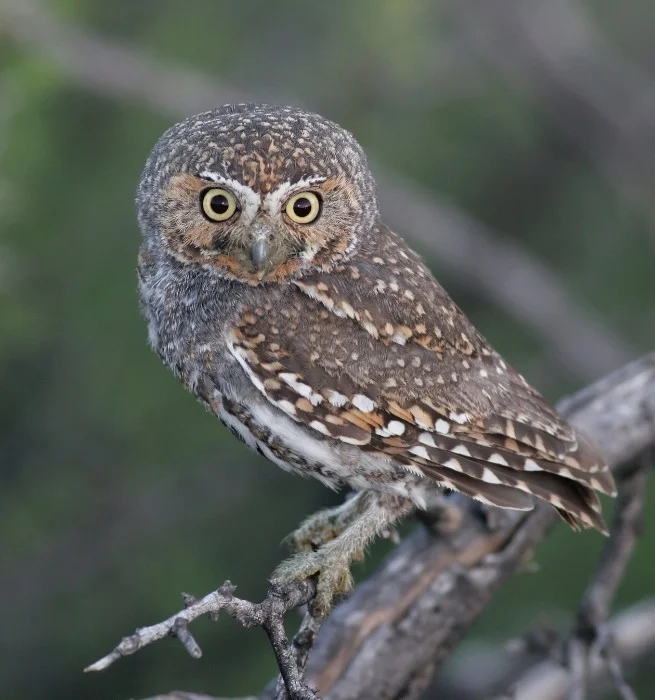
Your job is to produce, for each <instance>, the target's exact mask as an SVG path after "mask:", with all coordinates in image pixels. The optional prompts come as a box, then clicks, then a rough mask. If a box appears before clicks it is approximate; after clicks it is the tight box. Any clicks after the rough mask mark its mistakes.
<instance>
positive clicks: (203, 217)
mask: <svg viewBox="0 0 655 700" xmlns="http://www.w3.org/2000/svg"><path fill="white" fill-rule="evenodd" d="M137 208H138V214H139V223H140V226H141V229H142V231H143V233H144V235H145V236H146V238H147V240H148V242H149V243H150V244H151V245H155V246H156V247H157V248H159V249H160V250H163V251H164V252H165V253H166V254H169V255H171V256H173V257H174V258H175V259H177V260H178V261H180V262H183V263H190V264H198V265H202V266H204V267H206V268H209V269H211V270H213V271H215V272H216V273H217V274H219V275H222V276H224V277H228V278H230V279H236V280H240V281H243V282H248V283H250V284H259V283H260V282H268V281H270V282H283V281H285V280H288V279H291V278H296V277H300V276H302V275H303V273H304V272H306V271H309V270H316V269H319V270H328V269H330V268H331V267H333V266H334V265H335V264H336V263H338V262H340V261H343V260H345V259H347V258H348V257H349V255H350V254H351V253H352V251H353V250H354V249H355V248H356V246H357V243H358V241H359V240H360V239H361V238H362V236H363V235H364V234H365V233H366V232H370V231H372V230H373V229H374V228H375V224H376V221H377V218H378V207H377V202H376V197H375V183H374V181H373V177H372V176H371V173H370V171H369V168H368V165H367V162H366V156H365V155H364V152H363V151H362V149H361V147H360V146H359V144H358V143H357V142H356V141H355V139H354V138H353V137H352V135H351V134H349V133H348V132H347V131H345V130H344V129H342V128H341V127H339V126H338V125H337V124H334V123H333V122H330V121H328V120H326V119H323V118H322V117H320V116H318V115H317V114H312V113H309V112H304V111H302V110H299V109H295V108H292V107H273V106H269V105H258V104H242V105H227V106H224V107H219V108H218V109H216V110H213V111H211V112H206V113H204V114H200V115H198V116H195V117H190V118H189V119H186V120H185V121H183V122H180V123H179V124H176V125H175V126H173V127H172V128H170V129H169V130H168V131H166V132H165V133H164V135H163V136H162V137H161V138H160V139H159V141H158V142H157V144H156V145H155V147H154V149H153V151H152V153H151V155H150V157H149V159H148V161H147V163H146V166H145V169H144V171H143V175H142V178H141V182H140V184H139V189H138V194H137Z"/></svg>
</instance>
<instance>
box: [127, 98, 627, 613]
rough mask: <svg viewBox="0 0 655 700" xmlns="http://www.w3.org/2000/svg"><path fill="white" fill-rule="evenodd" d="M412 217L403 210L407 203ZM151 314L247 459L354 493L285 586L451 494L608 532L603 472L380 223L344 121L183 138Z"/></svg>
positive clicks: (315, 119) (322, 570) (322, 583)
mask: <svg viewBox="0 0 655 700" xmlns="http://www.w3.org/2000/svg"><path fill="white" fill-rule="evenodd" d="M394 206H397V207H402V206H403V203H402V201H398V202H395V203H394ZM137 208H138V218H139V224H140V227H141V229H142V232H143V244H142V247H141V251H140V257H139V283H140V297H141V305H142V309H143V313H144V315H145V317H146V319H147V323H148V328H149V335H150V342H151V344H152V347H153V348H154V350H155V351H156V352H157V354H158V355H159V356H160V357H161V359H162V360H163V362H164V363H165V364H166V365H167V366H168V367H170V368H171V370H172V371H173V372H174V373H175V375H177V377H178V378H179V379H180V380H181V381H182V383H183V384H184V386H185V387H186V388H187V389H188V390H189V391H191V392H193V393H194V394H195V395H196V396H197V397H198V398H199V399H200V401H201V402H202V403H203V404H204V405H205V406H206V407H207V408H208V409H209V410H210V411H211V412H212V413H214V414H215V415H216V416H218V418H220V419H221V420H222V421H223V423H224V424H225V425H226V426H227V427H228V428H229V429H230V430H231V431H232V432H233V433H234V434H235V435H236V436H237V437H239V438H240V439H241V440H243V441H244V442H245V443H246V444H247V445H248V446H249V447H251V448H252V449H254V450H257V451H258V452H259V453H261V454H262V455H264V456H265V457H267V458H268V459H269V460H271V461H272V462H274V463H275V464H277V465H279V466H280V467H282V468H283V469H286V470H288V471H291V472H294V473H297V474H302V475H308V474H311V475H312V476H315V477H316V478H317V479H319V480H320V481H322V482H323V483H324V484H327V485H328V486H331V487H339V486H347V487H350V488H351V489H353V490H354V492H355V495H354V496H353V497H351V498H350V499H349V500H347V501H346V502H345V503H344V504H343V505H341V506H339V507H337V508H334V509H330V510H327V511H321V512H319V513H318V514H316V515H314V516H313V517H311V518H309V519H308V520H307V521H306V522H305V523H304V524H303V525H301V527H300V528H299V529H298V530H297V531H296V532H295V533H294V534H293V535H292V536H291V538H290V539H291V543H292V545H293V546H294V547H295V550H296V554H295V555H294V556H293V557H292V558H291V559H289V560H288V561H286V562H284V563H283V564H282V565H281V566H280V567H279V568H278V570H277V571H276V573H275V574H274V579H275V580H279V581H283V582H284V581H290V580H299V579H303V578H306V577H310V576H314V575H316V576H317V594H316V597H315V600H314V608H315V610H316V612H317V614H324V613H325V612H327V611H328V610H329V608H330V605H331V602H332V600H333V598H334V597H335V596H336V595H338V594H341V593H343V592H345V591H346V590H348V588H349V586H350V585H351V578H350V564H351V562H352V561H353V560H355V559H358V558H360V557H361V556H362V554H363V551H364V548H365V547H366V545H367V543H369V542H370V541H371V539H373V538H374V537H375V536H376V535H379V534H380V533H381V532H383V531H385V530H387V529H388V528H389V527H390V526H392V524H393V523H394V522H395V521H396V520H397V519H399V518H400V517H401V516H403V515H405V514H407V513H409V512H410V511H412V510H413V509H415V508H419V509H420V508H425V504H426V500H427V499H428V497H429V495H430V493H431V492H433V491H434V490H436V489H444V488H445V489H449V490H455V491H460V492H461V493H464V494H466V495H467V496H470V497H472V498H475V499H478V500H479V501H482V502H483V503H486V504H492V505H494V506H499V507H501V508H514V509H519V510H529V509H531V508H532V507H533V505H534V501H533V497H536V498H539V499H542V500H544V501H547V502H548V503H550V504H552V505H553V506H554V507H555V508H556V509H557V511H558V513H559V514H560V515H561V516H562V517H563V518H564V519H565V520H566V521H567V522H568V523H569V524H570V525H572V526H573V527H579V526H591V527H594V528H597V529H598V530H600V531H602V532H606V529H605V525H604V523H603V519H602V515H601V510H600V504H599V500H598V497H597V495H596V493H595V492H596V491H600V492H603V493H606V494H610V495H613V494H614V493H615V487H614V483H613V480H612V476H611V474H610V472H609V470H608V467H607V465H606V463H605V462H604V460H603V458H602V457H601V455H600V454H598V452H597V451H596V450H595V449H594V448H593V447H592V446H591V444H590V443H589V442H588V441H587V440H586V439H584V438H583V437H582V436H580V435H579V434H576V432H575V431H574V430H573V429H572V428H571V427H570V426H569V425H567V423H566V422H564V420H563V419H562V418H561V417H560V416H559V415H558V414H557V413H556V412H555V410H554V409H553V408H551V407H550V406H549V405H548V404H547V403H546V402H545V401H544V399H543V398H542V397H541V396H540V395H539V394H538V393H537V391H535V390H534V389H533V388H532V387H531V386H530V385H529V384H528V383H527V382H526V381H525V380H524V379H523V377H521V375H520V374H518V373H517V372H516V371H514V370H513V369H512V368H511V367H509V366H508V365H507V363H506V362H504V361H503V359H502V358H501V357H500V356H499V355H498V353H496V351H495V350H494V349H493V348H492V347H491V346H490V345H489V344H488V343H487V342H486V340H485V339H484V338H483V337H482V336H481V335H480V334H479V333H478V332H477V331H476V329H475V328H474V327H473V325H472V324H471V322H470V321H469V320H468V319H467V318H466V316H465V315H464V314H463V313H462V311H461V310H460V309H459V308H458V307H457V306H456V305H455V303H454V302H453V301H452V300H451V299H450V297H449V296H448V294H447V293H446V292H445V291H444V289H443V288H442V287H441V286H440V285H439V284H438V282H437V281H436V280H435V279H434V277H433V276H432V274H431V273H430V271H429V270H428V268H427V267H426V266H425V265H424V264H423V262H422V261H421V260H420V258H419V257H418V256H417V255H416V254H415V253H414V252H413V251H412V250H410V249H409V248H408V246H407V245H406V244H405V242H404V241H403V240H402V239H401V238H400V237H399V236H398V235H396V234H395V233H393V232H392V231H390V230H389V229H388V228H387V227H386V226H385V224H384V223H383V222H382V220H381V218H380V214H379V211H378V203H377V200H376V193H375V183H374V180H373V177H372V175H371V172H370V170H369V168H368V166H367V161H366V156H365V155H364V153H363V151H362V149H361V147H360V146H359V144H358V143H357V142H356V141H355V139H354V138H353V136H352V135H351V134H349V133H348V132H347V131H345V130H344V129H342V128H340V127H339V126H338V125H337V124H334V123H333V122H330V121H328V120H327V119H323V118H322V117H320V116H318V115H316V114H311V113H309V112H305V111H302V110H300V109H296V108H292V107H273V106H268V105H261V104H240V105H228V106H224V107H220V108H218V109H215V110H213V111H211V112H206V113H204V114H200V115H198V116H194V117H190V118H189V119H187V120H185V121H183V122H181V123H179V124H176V125H175V126H173V127H172V128H170V129H169V130H168V131H167V132H166V133H165V134H164V135H163V136H162V137H161V138H160V139H159V141H158V142H157V144H156V145H155V147H154V149H153V151H152V154H151V155H150V157H149V159H148V161H147V163H146V166H145V169H144V171H143V175H142V179H141V182H140V185H139V189H138V195H137Z"/></svg>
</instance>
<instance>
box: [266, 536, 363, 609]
mask: <svg viewBox="0 0 655 700" xmlns="http://www.w3.org/2000/svg"><path fill="white" fill-rule="evenodd" d="M312 576H317V577H318V579H317V582H316V595H315V596H314V598H313V599H312V600H311V601H310V603H309V607H310V610H311V612H312V614H313V615H314V616H315V617H319V618H320V617H324V616H325V615H327V614H328V613H329V612H330V609H331V608H332V603H333V602H334V600H335V599H336V598H338V597H340V596H342V595H344V594H346V593H348V592H349V591H350V590H351V589H352V587H353V580H352V576H351V574H350V560H349V559H348V558H345V557H344V556H343V555H341V554H336V553H333V552H330V551H329V550H328V551H326V550H325V549H322V550H318V551H316V552H300V553H298V554H294V556H292V557H290V558H289V559H287V560H285V561H283V562H282V563H281V564H280V565H279V566H278V567H277V569H276V570H275V573H274V574H273V578H272V581H273V583H275V584H277V585H284V584H289V583H292V582H294V581H304V580H305V579H308V578H311V577H312Z"/></svg>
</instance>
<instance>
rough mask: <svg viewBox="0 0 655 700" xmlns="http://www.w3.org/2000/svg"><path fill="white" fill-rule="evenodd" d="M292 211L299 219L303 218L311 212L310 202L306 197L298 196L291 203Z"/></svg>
mask: <svg viewBox="0 0 655 700" xmlns="http://www.w3.org/2000/svg"><path fill="white" fill-rule="evenodd" d="M293 213H294V214H295V215H296V216H297V217H298V218H300V219H305V218H306V217H308V216H309V215H310V214H311V213H312V203H311V202H310V201H309V200H308V199H307V197H299V198H298V199H296V201H295V202H294V203H293Z"/></svg>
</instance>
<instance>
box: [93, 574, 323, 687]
mask: <svg viewBox="0 0 655 700" xmlns="http://www.w3.org/2000/svg"><path fill="white" fill-rule="evenodd" d="M234 590H235V587H234V586H233V585H232V584H231V583H230V582H229V581H226V582H225V583H224V584H223V585H222V586H220V587H219V588H217V589H216V590H215V591H213V592H212V593H209V594H208V595H206V596H205V597H204V598H201V599H200V600H196V599H195V598H193V596H189V595H185V596H184V603H185V606H184V609H183V610H180V611H179V612H177V613H175V614H174V615H171V617H169V618H168V619H166V620H164V621H163V622H158V623H157V624H155V625H150V626H149V627H141V628H139V629H137V630H136V632H134V634H132V635H130V636H129V637H123V639H122V640H121V642H120V643H119V644H118V645H117V646H116V647H115V648H114V649H113V650H112V651H111V652H109V654H107V655H106V656H103V657H102V658H101V659H98V661H96V662H95V663H92V664H91V665H89V666H87V667H86V668H85V669H84V670H85V671H87V672H88V671H104V670H105V669H106V668H108V667H109V666H111V665H112V664H113V663H114V662H116V661H118V659H121V658H122V657H124V656H129V655H130V654H134V653H135V652H137V651H139V649H143V647H145V646H148V645H149V644H152V643H153V642H156V641H158V640H160V639H164V637H170V636H173V637H177V639H179V640H180V642H181V643H182V645H183V646H184V648H185V649H186V650H187V652H188V653H189V654H190V655H191V656H192V657H193V658H194V659H199V658H200V657H201V656H202V651H201V649H200V647H199V645H198V643H197V642H196V640H195V639H194V638H193V636H192V635H191V632H190V631H189V627H188V626H189V623H190V622H193V621H194V620H196V619H197V618H199V617H203V616H205V615H207V616H208V617H209V618H210V619H211V620H212V621H214V622H216V621H217V620H218V616H219V613H221V612H226V613H227V614H228V615H230V616H231V617H233V618H234V619H235V620H237V621H238V622H239V623H240V624H242V625H243V626H244V627H262V628H263V629H264V631H265V632H266V634H267V635H268V638H269V640H270V642H271V646H272V648H273V652H274V653H275V658H276V659H277V662H278V666H279V668H280V673H281V675H282V678H283V679H284V685H285V687H286V690H287V693H288V697H289V700H317V699H318V696H317V695H316V693H315V692H314V691H313V690H312V689H311V688H310V687H309V686H308V685H307V684H306V683H304V682H303V680H302V678H301V671H300V669H299V667H298V661H297V658H296V654H295V652H294V649H293V648H292V647H291V645H290V644H289V641H288V639H287V636H286V632H285V631H284V616H285V615H286V613H287V612H289V610H293V609H295V608H297V607H298V606H299V605H303V604H305V603H307V602H308V601H309V600H311V598H312V597H313V596H314V593H315V592H316V586H315V584H314V581H313V580H308V581H301V582H298V583H294V584H291V585H288V586H284V587H282V586H275V585H274V586H271V588H270V590H269V592H268V595H267V596H266V598H265V599H264V600H263V601H262V602H261V603H251V602H249V601H247V600H243V599H242V598H237V597H236V596H235V595H234Z"/></svg>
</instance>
